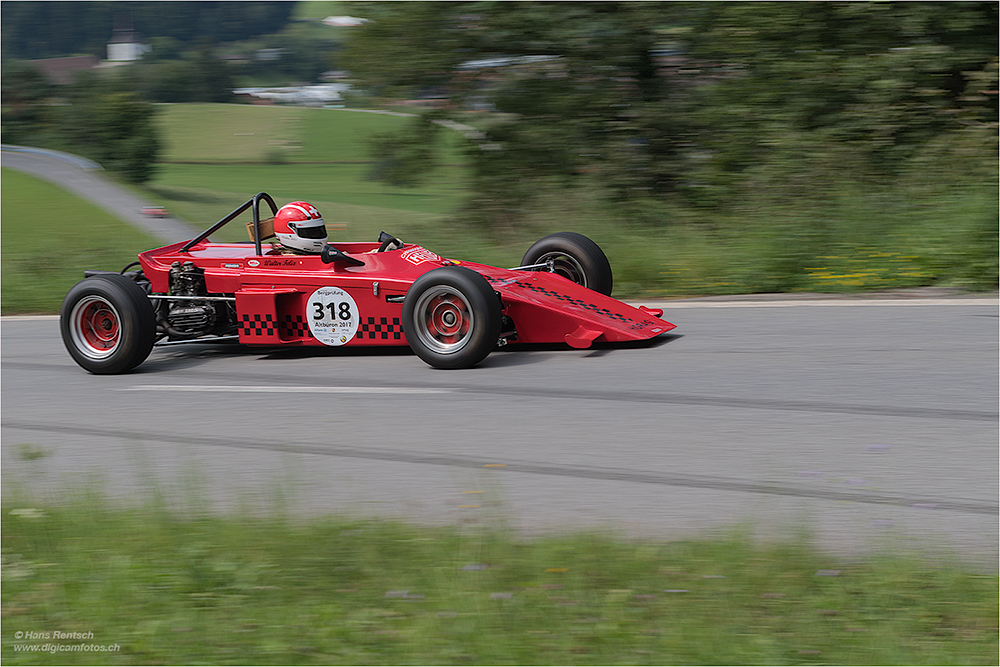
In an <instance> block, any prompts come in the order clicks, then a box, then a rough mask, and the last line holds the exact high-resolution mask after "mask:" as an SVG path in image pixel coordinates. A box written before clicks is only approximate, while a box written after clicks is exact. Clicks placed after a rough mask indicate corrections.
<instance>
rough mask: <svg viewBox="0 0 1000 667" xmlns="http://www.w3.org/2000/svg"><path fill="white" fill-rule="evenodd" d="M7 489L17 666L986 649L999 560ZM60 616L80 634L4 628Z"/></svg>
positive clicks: (757, 657) (680, 660) (852, 658)
mask: <svg viewBox="0 0 1000 667" xmlns="http://www.w3.org/2000/svg"><path fill="white" fill-rule="evenodd" d="M4 508H5V511H4V517H3V523H2V534H3V578H2V592H3V616H4V620H5V623H4V633H3V637H2V658H3V662H4V664H7V665H15V664H24V665H28V664H112V665H114V664H302V665H310V664H354V665H362V664H441V665H448V664H511V665H514V664H518V665H530V664H567V665H568V664H573V665H590V664H594V665H617V664H622V665H626V664H629V665H644V664H649V665H663V664H764V665H802V664H843V665H849V664H856V665H870V664H907V665H917V664H927V665H940V664H963V665H975V664H996V660H997V650H998V646H997V615H998V600H997V589H998V578H997V577H996V576H994V575H978V574H975V573H974V572H970V571H966V570H963V569H962V568H960V567H957V566H954V565H951V564H949V563H947V562H942V561H941V560H940V559H936V560H935V559H928V560H922V559H919V558H912V557H898V556H897V557H890V556H889V555H884V556H881V557H873V558H869V559H865V560H853V561H849V562H847V561H841V560H837V559H834V558H831V557H829V556H825V555H823V554H820V553H817V552H815V551H813V550H812V549H810V548H809V546H808V544H807V543H806V542H805V541H803V540H793V541H788V542H781V543H772V544H755V543H752V542H750V541H749V540H747V539H746V538H744V537H740V536H739V535H738V534H734V535H730V536H723V537H719V538H715V539H708V538H705V539H697V540H679V541H670V542H653V541H645V542H636V541H626V540H621V539H616V538H615V537H614V536H612V535H602V534H575V535H562V536H551V537H545V538H539V539H534V540H526V539H524V538H519V537H517V536H516V535H513V534H511V533H510V532H509V531H507V530H505V529H504V528H503V526H502V525H478V526H475V527H471V526H470V527H466V528H461V529H459V528H418V527H415V526H410V525H404V524H398V523H392V522H386V521H376V520H356V519H336V518H329V519H325V520H313V521H309V522H305V523H302V522H296V521H290V520H286V519H281V518H274V517H272V518H262V517H259V516H257V517H253V518H251V517H229V518H219V517H214V516H209V515H202V514H200V513H199V512H198V510H197V509H195V510H194V513H193V515H192V514H191V513H190V512H185V516H186V517H187V518H180V517H179V516H177V515H175V514H172V513H171V512H170V511H167V510H166V509H165V508H164V507H162V506H152V507H149V508H145V509H142V510H139V509H133V510H129V509H112V508H111V507H110V506H108V505H107V504H105V503H104V502H103V501H102V500H101V499H100V498H97V497H94V496H89V497H86V498H81V499H77V500H75V501H74V502H73V503H72V505H71V506H69V507H67V506H62V505H55V506H40V505H38V504H36V503H30V502H29V503H25V502H17V501H12V500H10V499H8V500H7V501H6V502H5V503H4ZM55 630H58V631H61V632H67V633H69V632H77V633H82V634H84V635H87V636H88V638H87V639H86V640H85V641H80V640H76V641H66V640H64V641H57V640H56V639H55V638H53V639H52V640H50V641H46V640H45V639H44V638H43V639H38V638H37V637H36V638H35V639H34V640H29V641H24V640H23V635H22V636H21V637H18V636H17V635H16V634H15V631H19V632H40V633H44V632H50V631H55ZM88 633H89V634H88ZM19 639H21V641H18V640H19ZM29 639H30V638H29ZM46 643H48V644H49V645H50V646H51V645H52V644H62V645H73V644H94V645H106V646H107V645H115V646H117V647H118V649H117V650H116V651H103V652H101V651H95V652H90V653H71V652H56V653H52V652H46V650H45V649H43V648H41V646H44V645H45V644H46ZM31 646H34V647H36V648H35V649H34V650H31V649H30V647H31ZM16 647H21V648H20V650H19V648H16ZM24 647H29V648H28V649H24ZM50 650H51V649H50Z"/></svg>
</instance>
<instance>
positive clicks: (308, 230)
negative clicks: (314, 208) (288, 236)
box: [294, 225, 326, 239]
mask: <svg viewBox="0 0 1000 667" xmlns="http://www.w3.org/2000/svg"><path fill="white" fill-rule="evenodd" d="M294 229H295V233H296V234H297V235H298V236H299V237H300V238H303V239H325V238H326V225H312V226H311V227H299V226H296V227H294Z"/></svg>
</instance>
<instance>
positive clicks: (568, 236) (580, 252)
mask: <svg viewBox="0 0 1000 667" xmlns="http://www.w3.org/2000/svg"><path fill="white" fill-rule="evenodd" d="M546 262H552V272H553V273H556V274H558V275H560V276H562V277H563V278H566V279H567V280H572V281H573V282H575V283H577V284H578V285H583V286H584V287H587V288H589V289H592V290H594V291H595V292H600V293H601V294H606V295H608V296H611V288H612V286H613V283H614V279H613V277H612V275H611V264H610V263H609V262H608V258H607V257H606V256H605V255H604V251H603V250H601V247H600V246H599V245H597V244H596V243H594V242H593V241H591V240H590V239H589V238H587V237H586V236H584V235H583V234H577V233H576V232H559V233H557V234H550V235H548V236H546V237H544V238H542V239H539V240H538V241H536V242H535V244H534V245H532V246H531V247H530V248H528V252H526V253H525V254H524V259H522V260H521V265H522V266H530V265H532V264H544V263H546Z"/></svg>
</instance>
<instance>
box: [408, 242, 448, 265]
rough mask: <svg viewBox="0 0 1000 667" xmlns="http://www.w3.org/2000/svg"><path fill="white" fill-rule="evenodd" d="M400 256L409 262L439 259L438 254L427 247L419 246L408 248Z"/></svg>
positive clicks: (419, 262)
mask: <svg viewBox="0 0 1000 667" xmlns="http://www.w3.org/2000/svg"><path fill="white" fill-rule="evenodd" d="M400 257H402V258H403V259H405V260H406V261H407V262H409V263H410V264H423V263H424V262H440V261H441V256H440V255H435V254H434V253H432V252H431V251H430V250H428V249H427V248H421V247H419V246H418V247H416V248H410V249H409V250H405V251H403V253H402V254H401V255H400Z"/></svg>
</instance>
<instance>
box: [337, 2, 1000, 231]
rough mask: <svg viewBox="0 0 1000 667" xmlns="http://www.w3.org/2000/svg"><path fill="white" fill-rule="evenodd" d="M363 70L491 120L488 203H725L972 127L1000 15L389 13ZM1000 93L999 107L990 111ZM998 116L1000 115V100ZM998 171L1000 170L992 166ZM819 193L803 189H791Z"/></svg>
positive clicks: (627, 8)
mask: <svg viewBox="0 0 1000 667" xmlns="http://www.w3.org/2000/svg"><path fill="white" fill-rule="evenodd" d="M352 12H354V13H356V14H358V15H361V16H364V17H366V18H369V19H371V23H367V24H365V25H363V26H361V27H359V28H357V29H355V30H353V31H352V32H351V33H350V36H349V39H348V42H347V45H346V50H345V57H344V59H345V62H346V63H347V65H348V67H350V68H351V70H352V71H353V72H354V73H355V74H356V75H358V76H359V77H360V79H361V80H362V81H363V82H364V84H365V85H367V86H368V87H369V89H370V90H371V91H372V92H374V93H376V94H379V93H381V94H385V95H393V96H402V95H407V94H413V92H414V91H418V90H420V89H421V88H424V87H428V86H439V87H441V86H444V87H447V88H448V90H449V91H450V96H451V100H452V102H453V112H452V113H453V114H456V115H457V112H459V111H461V110H463V109H466V108H470V105H469V102H470V101H471V100H478V106H479V107H480V108H482V107H483V106H486V107H489V108H491V109H492V110H493V111H495V112H497V113H496V114H492V115H491V116H489V117H488V118H485V119H483V121H482V123H483V128H482V129H483V133H481V135H478V137H479V138H477V139H475V140H474V141H473V142H472V145H471V146H470V159H471V163H472V167H473V172H474V183H475V187H476V191H477V202H476V203H477V208H478V209H480V210H489V209H490V208H491V207H492V208H493V209H496V210H503V211H504V214H505V216H507V217H510V214H511V213H512V212H514V213H516V209H517V208H519V207H522V206H523V205H524V202H527V201H530V198H531V196H532V195H533V194H534V193H536V192H538V191H540V190H543V189H544V188H545V187H546V186H549V187H550V188H566V187H576V186H582V185H588V186H590V187H592V188H595V189H599V190H600V191H602V192H604V194H605V195H606V196H607V197H609V198H611V199H614V200H619V201H622V200H637V199H638V200H643V199H653V200H661V201H662V200H667V199H673V200H677V201H678V202H680V203H687V204H696V205H710V206H719V205H722V204H723V203H724V202H733V201H737V200H738V199H739V198H740V196H741V195H742V194H745V193H746V192H747V188H748V187H757V186H759V185H761V184H767V185H768V186H769V187H770V186H773V187H774V189H775V192H776V193H777V192H783V193H784V194H785V195H786V196H787V194H788V193H789V191H791V192H801V191H802V190H803V189H806V190H811V191H813V192H822V191H823V183H822V181H823V179H830V178H834V177H835V176H836V175H837V174H839V175H841V176H846V177H852V178H853V177H855V176H856V175H858V174H864V175H870V176H871V177H873V178H885V179H891V178H894V177H895V176H896V174H897V173H898V171H899V168H900V166H901V165H903V164H905V163H906V161H907V160H909V159H911V158H912V157H913V156H914V155H917V154H918V153H919V152H920V150H921V147H923V146H925V145H926V144H927V143H928V142H930V141H932V140H933V139H934V138H935V137H939V136H941V135H942V133H946V132H948V131H950V130H951V129H953V128H954V127H955V124H956V118H957V117H959V116H961V115H962V112H961V110H962V109H964V108H967V107H968V106H969V102H968V101H964V100H963V95H964V92H963V91H964V90H965V89H966V87H967V83H968V82H969V80H970V79H969V77H970V74H969V73H970V72H973V73H974V72H978V71H983V70H984V68H986V67H988V64H989V62H990V61H991V60H992V59H994V58H995V56H996V53H997V33H998V25H997V5H996V4H995V3H957V4H953V3H830V2H815V3H806V2H795V3H742V2H736V3H728V2H727V3H628V2H621V3H619V2H593V3H575V2H559V3H533V2H523V3H522V2H455V3H402V4H400V3H373V4H359V5H356V6H355V7H354V8H352ZM987 97H988V96H987ZM976 104H978V105H979V108H981V109H982V110H984V111H985V112H987V114H989V113H992V114H993V116H994V117H995V114H996V96H995V94H994V95H993V97H992V98H988V100H987V102H986V103H985V104H983V103H980V102H977V103H976ZM993 157H994V158H995V155H994V156H993ZM796 183H801V184H802V187H800V188H796V187H791V188H789V187H787V186H789V185H793V186H794V185H795V184H796Z"/></svg>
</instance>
